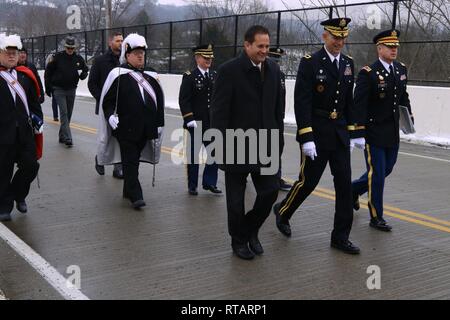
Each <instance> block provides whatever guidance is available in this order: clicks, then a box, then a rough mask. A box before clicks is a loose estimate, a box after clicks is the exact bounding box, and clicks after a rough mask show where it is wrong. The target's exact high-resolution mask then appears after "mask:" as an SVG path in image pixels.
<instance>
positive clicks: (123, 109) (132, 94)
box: [103, 65, 164, 141]
mask: <svg viewBox="0 0 450 320" xmlns="http://www.w3.org/2000/svg"><path fill="white" fill-rule="evenodd" d="M122 67H123V68H129V69H130V68H131V67H130V66H129V65H122ZM135 71H138V72H140V71H139V70H135ZM143 75H144V77H145V79H146V80H147V81H148V82H149V83H150V85H151V86H152V88H153V90H154V91H155V94H156V98H157V104H156V105H155V103H154V102H153V100H152V99H150V98H149V99H146V102H144V100H143V99H142V95H141V91H140V90H139V86H138V84H137V82H136V80H134V78H132V76H131V75H129V74H125V75H121V76H120V77H118V78H117V79H116V80H115V81H114V83H113V85H112V86H111V88H110V89H109V91H108V93H107V94H106V96H105V98H104V101H103V111H104V114H105V118H106V121H108V119H109V117H110V116H111V115H113V114H114V111H115V106H116V95H117V89H118V87H119V98H118V103H117V114H118V116H119V127H118V128H117V129H116V130H114V131H113V135H114V136H116V137H119V138H122V139H127V140H130V141H139V140H140V139H141V138H142V137H143V136H144V135H145V137H146V138H147V139H149V140H151V139H155V138H157V137H158V127H163V126H164V94H163V91H162V88H161V86H160V85H159V82H158V81H156V80H155V79H154V78H152V77H151V76H149V75H147V74H145V73H144V74H143ZM119 78H120V84H119ZM144 92H145V91H144Z"/></svg>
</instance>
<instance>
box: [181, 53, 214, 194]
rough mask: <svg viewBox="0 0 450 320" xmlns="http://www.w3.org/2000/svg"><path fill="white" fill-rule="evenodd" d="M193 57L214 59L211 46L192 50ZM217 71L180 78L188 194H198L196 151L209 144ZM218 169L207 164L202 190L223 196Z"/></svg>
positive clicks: (193, 72) (207, 71)
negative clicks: (194, 124)
mask: <svg viewBox="0 0 450 320" xmlns="http://www.w3.org/2000/svg"><path fill="white" fill-rule="evenodd" d="M193 52H194V54H195V55H197V54H200V55H202V56H203V57H205V58H214V53H213V47H212V45H201V46H198V47H196V48H194V49H193ZM216 77H217V72H216V71H214V70H211V69H209V70H201V68H200V67H196V68H195V69H193V70H192V71H187V72H185V73H184V75H183V80H182V83H181V87H180V95H179V105H180V110H181V114H182V116H183V128H184V129H185V130H186V132H185V147H186V154H187V157H186V160H187V179H188V189H189V193H190V194H191V195H197V194H198V193H197V186H198V172H199V167H200V165H199V163H200V161H199V152H200V149H201V146H202V145H204V146H205V148H206V147H207V146H208V145H209V144H210V143H211V142H210V141H206V140H203V136H204V133H205V131H206V130H208V129H209V128H210V115H209V108H210V106H211V96H212V90H213V86H214V82H215V80H216ZM193 122H195V123H196V125H198V126H199V127H196V128H194V127H193V126H191V125H190V124H191V123H193ZM217 179H218V166H217V164H216V163H206V164H205V169H204V171H203V180H202V186H203V189H205V190H209V191H211V192H213V193H216V194H220V193H222V192H221V191H220V190H219V189H217Z"/></svg>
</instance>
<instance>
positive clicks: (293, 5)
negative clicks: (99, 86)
mask: <svg viewBox="0 0 450 320" xmlns="http://www.w3.org/2000/svg"><path fill="white" fill-rule="evenodd" d="M302 1H308V0H302ZM158 2H159V3H160V4H174V5H177V6H179V5H185V4H186V2H185V1H183V0H159V1H158ZM268 2H269V3H270V5H271V9H273V10H285V9H286V7H285V6H284V5H283V2H281V0H268ZM285 2H286V3H287V4H288V5H289V6H290V9H297V8H299V7H300V5H299V3H300V0H285ZM340 2H342V3H343V2H344V0H341V1H340ZM354 2H367V1H362V0H347V3H354Z"/></svg>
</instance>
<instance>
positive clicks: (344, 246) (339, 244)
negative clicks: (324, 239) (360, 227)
mask: <svg viewBox="0 0 450 320" xmlns="http://www.w3.org/2000/svg"><path fill="white" fill-rule="evenodd" d="M331 247H332V248H335V249H338V250H341V251H343V252H345V253H348V254H359V253H360V252H361V250H360V249H359V248H358V247H357V246H355V245H354V244H353V243H351V242H350V240H331Z"/></svg>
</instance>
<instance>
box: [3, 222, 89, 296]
mask: <svg viewBox="0 0 450 320" xmlns="http://www.w3.org/2000/svg"><path fill="white" fill-rule="evenodd" d="M0 238H1V239H3V240H4V241H5V242H6V243H7V244H8V245H9V246H10V247H11V248H12V249H13V250H14V251H15V252H17V253H18V254H19V255H20V256H21V257H22V258H23V259H24V260H25V261H26V262H28V263H29V264H30V265H31V266H32V267H33V268H34V269H35V270H36V271H37V272H38V273H39V274H40V275H41V276H42V277H43V278H44V279H45V280H46V281H47V282H48V283H49V284H50V285H51V286H52V287H53V288H54V289H55V290H56V291H58V293H59V294H61V295H62V296H63V298H64V299H66V300H89V298H88V297H86V296H85V295H84V294H83V293H82V292H81V291H80V290H78V289H77V288H75V287H73V286H68V285H67V280H66V279H65V278H64V277H63V276H62V275H61V274H60V273H59V272H58V271H57V270H56V269H55V268H53V267H52V266H51V265H50V264H49V263H48V262H47V261H45V260H44V258H42V257H41V256H40V255H39V254H37V253H36V252H35V251H34V250H33V249H31V248H30V246H28V245H27V244H26V243H25V242H23V241H22V240H21V239H20V238H19V237H17V236H16V235H15V234H14V233H13V232H11V230H9V229H8V228H7V227H6V226H5V225H4V224H3V223H0Z"/></svg>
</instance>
